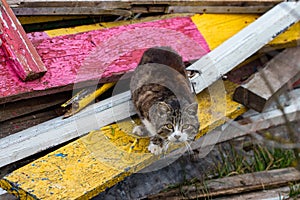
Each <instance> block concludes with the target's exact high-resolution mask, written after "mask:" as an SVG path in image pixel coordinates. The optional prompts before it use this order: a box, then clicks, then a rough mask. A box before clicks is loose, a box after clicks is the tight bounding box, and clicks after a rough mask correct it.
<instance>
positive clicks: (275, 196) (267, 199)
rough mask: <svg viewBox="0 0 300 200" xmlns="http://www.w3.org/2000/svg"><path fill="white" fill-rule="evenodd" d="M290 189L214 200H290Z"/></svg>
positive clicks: (276, 189)
mask: <svg viewBox="0 0 300 200" xmlns="http://www.w3.org/2000/svg"><path fill="white" fill-rule="evenodd" d="M289 192H290V187H289V186H285V187H280V188H274V189H264V190H260V191H256V192H248V193H241V194H236V195H228V196H227V195H226V196H224V197H216V198H214V200H232V199H234V200H244V199H247V200H257V199H264V200H282V199H289Z"/></svg>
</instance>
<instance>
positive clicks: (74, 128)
mask: <svg viewBox="0 0 300 200" xmlns="http://www.w3.org/2000/svg"><path fill="white" fill-rule="evenodd" d="M134 114H135V112H134V109H133V105H132V103H131V101H130V93H129V92H125V93H122V94H119V95H116V96H114V97H112V98H109V99H106V100H104V101H102V102H99V103H96V104H94V105H92V106H89V107H88V108H86V109H85V110H83V111H82V112H80V113H78V114H76V115H74V116H72V117H70V118H67V119H62V117H58V118H55V119H52V120H50V121H47V122H44V123H42V124H39V125H37V126H34V127H31V128H29V129H26V130H23V131H21V132H19V133H16V134H13V135H10V136H8V137H5V138H2V139H1V140H0V167H3V166H5V165H7V164H9V163H13V162H16V161H18V160H20V159H22V158H25V157H27V156H30V155H33V154H35V153H38V152H40V151H43V150H45V149H48V148H50V147H53V146H56V145H58V144H61V143H64V142H66V141H69V140H71V139H74V138H76V137H80V136H82V135H84V134H86V133H88V132H90V131H92V130H96V129H99V128H101V127H102V126H105V125H108V124H110V123H113V122H115V121H116V120H120V119H125V118H127V117H128V116H131V115H134ZM107 116H112V117H107Z"/></svg>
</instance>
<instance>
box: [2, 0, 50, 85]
mask: <svg viewBox="0 0 300 200" xmlns="http://www.w3.org/2000/svg"><path fill="white" fill-rule="evenodd" d="M0 1H1V3H0V32H1V34H0V40H1V41H2V45H1V49H2V51H3V52H4V53H5V56H6V57H7V58H8V59H7V62H9V63H10V65H9V66H10V67H12V68H13V69H14V71H15V73H17V74H18V76H19V78H21V79H22V80H23V81H28V80H33V79H36V78H39V77H41V76H43V75H44V74H45V73H46V71H47V69H46V67H45V65H44V64H43V62H42V60H41V58H40V56H39V55H38V53H37V52H36V50H35V48H34V46H33V45H32V43H31V42H30V40H29V39H28V38H27V35H26V33H25V31H24V29H23V28H22V26H21V24H20V23H19V21H18V19H17V18H16V16H15V15H14V13H13V11H12V10H11V9H10V7H9V5H8V4H7V3H6V1H5V0H0Z"/></svg>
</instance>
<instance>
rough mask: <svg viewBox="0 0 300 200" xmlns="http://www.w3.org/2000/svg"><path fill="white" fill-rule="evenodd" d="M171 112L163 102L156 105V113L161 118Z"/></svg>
mask: <svg viewBox="0 0 300 200" xmlns="http://www.w3.org/2000/svg"><path fill="white" fill-rule="evenodd" d="M169 112H171V108H170V106H169V105H168V104H166V103H165V102H159V103H158V104H157V113H158V114H159V115H160V116H162V115H165V114H167V113H169Z"/></svg>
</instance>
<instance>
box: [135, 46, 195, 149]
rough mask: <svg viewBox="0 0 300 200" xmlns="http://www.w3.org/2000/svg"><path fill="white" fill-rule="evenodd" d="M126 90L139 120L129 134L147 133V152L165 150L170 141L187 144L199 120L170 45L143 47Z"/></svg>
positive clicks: (181, 64) (141, 134)
mask: <svg viewBox="0 0 300 200" xmlns="http://www.w3.org/2000/svg"><path fill="white" fill-rule="evenodd" d="M130 90H131V95H132V101H133V104H134V106H135V108H136V111H137V113H138V115H139V117H140V119H141V121H142V124H143V125H141V126H136V127H135V128H134V129H133V134H136V135H140V136H149V137H150V144H149V146H148V150H149V151H150V152H151V153H153V154H155V155H158V154H161V153H163V152H165V151H166V150H167V148H168V145H169V144H170V142H172V143H178V142H182V143H185V144H186V145H187V147H189V142H191V141H193V140H194V138H195V136H196V134H197V133H198V130H199V126H200V124H199V121H198V116H197V110H198V104H197V102H196V101H195V96H194V95H193V93H192V91H191V88H190V84H189V80H188V78H187V73H186V70H185V65H184V63H183V61H182V58H181V56H179V55H178V54H177V53H176V52H175V51H174V50H173V49H171V48H170V47H153V48H150V49H148V50H146V51H145V53H144V55H143V57H142V59H141V61H140V63H139V65H138V67H137V68H136V69H135V71H134V73H133V76H132V78H131V82H130Z"/></svg>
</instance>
